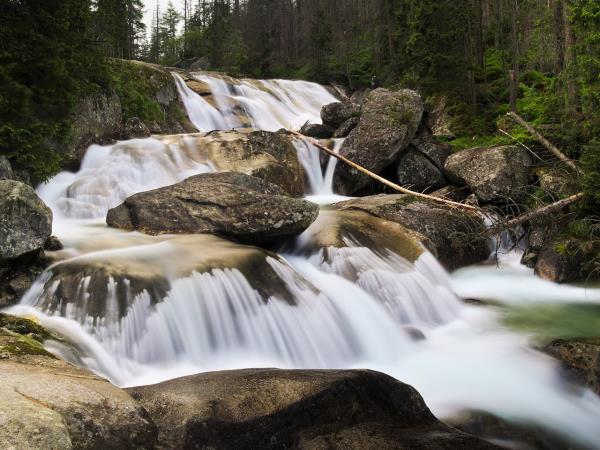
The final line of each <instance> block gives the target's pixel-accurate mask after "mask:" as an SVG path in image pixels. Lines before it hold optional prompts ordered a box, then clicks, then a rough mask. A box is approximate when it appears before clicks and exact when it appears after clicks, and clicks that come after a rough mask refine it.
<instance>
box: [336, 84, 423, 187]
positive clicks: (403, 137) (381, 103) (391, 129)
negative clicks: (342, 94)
mask: <svg viewBox="0 0 600 450" xmlns="http://www.w3.org/2000/svg"><path fill="white" fill-rule="evenodd" d="M422 116H423V102H422V100H421V97H420V96H419V94H417V93H416V92H414V91H410V90H401V91H395V92H392V91H388V90H386V89H376V90H374V91H372V92H371V93H370V94H369V96H368V97H367V99H366V100H365V103H364V105H363V108H362V115H361V118H360V122H359V123H358V126H357V127H356V128H354V130H352V132H351V133H350V135H349V136H348V138H347V139H346V141H345V142H344V145H342V148H341V149H340V155H342V156H345V157H346V158H348V159H350V160H351V161H354V162H355V163H357V164H359V165H361V166H362V167H364V168H366V169H368V170H370V171H372V172H375V173H379V172H381V171H382V170H383V169H385V168H386V167H387V166H389V165H390V164H391V163H392V162H394V160H395V159H396V158H397V156H398V154H399V153H400V152H401V151H402V150H404V149H405V148H406V147H407V146H408V144H409V143H410V142H411V140H412V139H413V138H414V136H415V133H416V132H417V129H418V126H419V124H420V122H421V118H422ZM370 182H371V179H370V178H369V177H368V176H367V175H364V174H363V173H361V172H359V171H357V170H356V169H354V168H351V167H349V166H346V165H344V164H338V166H337V168H336V172H335V179H334V183H335V187H336V189H337V192H339V193H341V194H346V195H350V194H352V193H354V192H356V191H358V190H360V189H361V188H363V187H365V186H367V185H368V184H369V183H370Z"/></svg>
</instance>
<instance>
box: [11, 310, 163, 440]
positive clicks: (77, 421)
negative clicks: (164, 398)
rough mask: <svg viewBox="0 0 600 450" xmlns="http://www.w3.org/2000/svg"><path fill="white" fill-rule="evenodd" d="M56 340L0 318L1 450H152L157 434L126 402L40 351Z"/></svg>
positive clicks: (134, 406) (119, 393)
mask: <svg viewBox="0 0 600 450" xmlns="http://www.w3.org/2000/svg"><path fill="white" fill-rule="evenodd" d="M47 340H60V338H58V337H57V336H54V335H52V334H50V333H48V332H47V331H46V330H44V329H43V328H41V327H40V326H38V325H36V324H35V323H33V322H30V321H29V320H26V319H19V318H15V317H10V316H5V315H0V423H1V424H2V426H1V427H0V448H5V449H34V448H36V449H37V448H39V449H42V448H43V449H56V450H59V449H60V450H62V449H65V450H67V449H90V450H91V449H100V448H153V447H154V445H155V442H156V436H157V431H156V427H155V425H154V423H153V422H152V420H151V419H150V417H149V416H148V414H147V412H146V411H145V410H144V408H143V407H141V406H140V405H139V404H138V403H137V402H136V401H135V400H134V399H133V398H131V396H130V395H129V394H128V393H127V392H125V391H123V390H121V389H119V388H117V387H115V386H113V385H111V384H110V383H109V382H108V381H106V380H103V379H101V378H99V377H97V376H95V375H93V374H91V373H89V372H87V371H85V370H82V369H79V368H76V367H75V366H72V365H70V364H68V363H65V362H63V361H59V360H58V359H56V358H55V357H54V356H52V355H51V354H50V353H48V352H47V351H46V350H45V349H44V347H43V345H42V344H43V342H45V341H47Z"/></svg>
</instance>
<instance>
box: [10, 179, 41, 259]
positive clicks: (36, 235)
mask: <svg viewBox="0 0 600 450" xmlns="http://www.w3.org/2000/svg"><path fill="white" fill-rule="evenodd" d="M51 232H52V211H50V208H48V207H47V206H46V205H45V204H44V202H42V200H40V198H39V197H38V196H37V194H36V193H35V191H34V190H33V188H32V187H31V186H28V185H26V184H24V183H21V182H19V181H12V180H0V261H1V260H6V259H12V258H17V257H19V256H22V255H25V254H27V253H31V252H34V251H36V250H40V249H42V248H43V247H44V243H45V242H46V239H48V237H49V236H50V234H51Z"/></svg>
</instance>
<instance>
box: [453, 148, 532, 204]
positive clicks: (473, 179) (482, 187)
mask: <svg viewBox="0 0 600 450" xmlns="http://www.w3.org/2000/svg"><path fill="white" fill-rule="evenodd" d="M530 166H531V157H530V156H529V153H528V152H527V150H525V149H523V148H521V147H517V146H514V145H505V146H499V147H479V148H472V149H468V150H462V151H460V152H458V153H454V154H453V155H451V156H450V157H449V158H448V160H447V161H446V165H445V169H446V174H447V175H448V176H449V178H450V179H451V181H454V182H455V183H457V184H460V185H463V186H464V185H466V186H468V187H469V189H471V191H473V193H474V194H475V195H476V196H477V198H478V199H479V200H480V201H481V202H483V203H488V202H501V201H507V200H509V199H510V200H514V201H517V202H518V201H521V200H523V199H524V197H525V196H526V194H527V187H528V185H529V168H530Z"/></svg>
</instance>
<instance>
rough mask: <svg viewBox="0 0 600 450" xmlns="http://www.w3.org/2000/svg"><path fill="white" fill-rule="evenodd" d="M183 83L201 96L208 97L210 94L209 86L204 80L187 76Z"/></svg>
mask: <svg viewBox="0 0 600 450" xmlns="http://www.w3.org/2000/svg"><path fill="white" fill-rule="evenodd" d="M185 84H186V85H187V87H189V88H190V89H191V90H192V91H194V92H195V93H196V94H198V95H199V96H201V97H208V96H210V95H212V90H211V89H210V86H209V85H208V83H205V82H204V81H200V80H196V79H195V78H188V79H186V80H185Z"/></svg>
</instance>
